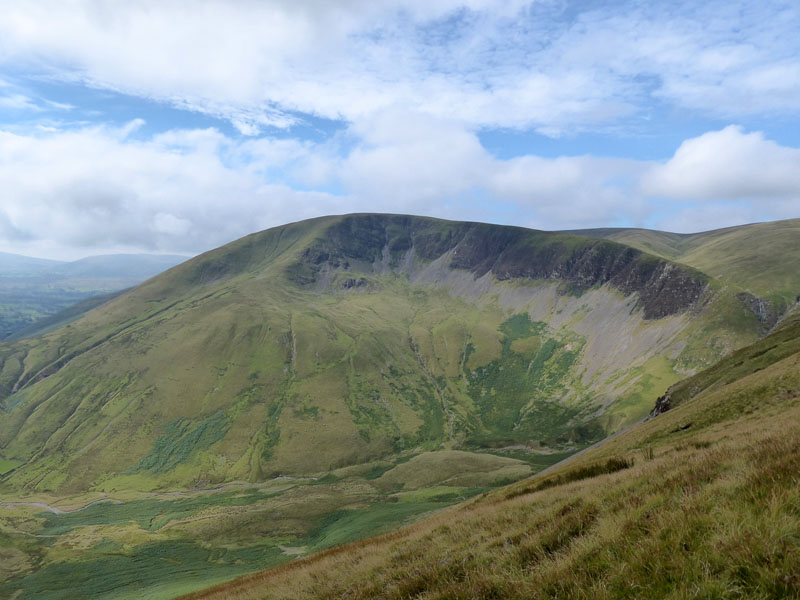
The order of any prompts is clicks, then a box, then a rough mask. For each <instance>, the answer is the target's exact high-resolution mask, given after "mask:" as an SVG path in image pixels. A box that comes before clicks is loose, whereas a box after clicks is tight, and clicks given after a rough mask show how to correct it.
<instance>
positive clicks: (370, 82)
mask: <svg viewBox="0 0 800 600" xmlns="http://www.w3.org/2000/svg"><path fill="white" fill-rule="evenodd" d="M798 27H800V16H799V15H798V10H797V8H796V7H793V6H791V5H786V4H784V3H781V2H778V1H777V0H775V1H765V2H759V3H748V4H744V3H742V2H721V1H716V2H710V3H701V4H698V3H695V2H689V1H686V2H682V3H652V2H638V1H636V0H630V1H629V2H623V3H606V4H595V3H591V4H589V5H588V6H587V7H584V6H582V5H580V4H579V3H573V2H554V1H550V0H539V1H535V2H531V1H524V0H506V1H502V0H497V1H492V0H469V1H464V0H462V1H459V0H425V1H423V0H390V1H386V2H370V1H367V0H346V1H341V2H318V1H315V0H292V1H289V0H273V1H271V2H256V1H243V2H227V1H223V0H209V1H207V2H200V3H188V2H178V1H175V0H173V1H166V2H155V1H154V0H138V1H131V2H125V3H114V4H113V5H110V4H105V3H98V2H94V1H91V0H73V1H71V2H63V1H56V0H49V1H48V0H43V1H40V2H19V3H14V4H11V5H9V6H7V7H4V14H3V17H2V18H1V19H0V61H2V62H5V63H6V64H9V65H12V64H13V65H14V66H15V68H17V69H19V68H21V67H22V66H24V67H26V68H28V69H30V70H38V71H40V72H43V73H47V74H49V75H50V76H52V77H60V78H68V79H73V80H78V81H84V82H87V83H89V84H91V85H94V86H97V87H101V88H110V89H114V90H119V91H123V92H125V93H129V94H135V95H140V96H145V97H149V98H155V99H158V100H161V101H166V102H171V103H174V104H176V105H178V106H181V107H187V108H191V109H195V110H201V111H204V112H207V113H209V114H213V115H216V116H222V117H225V118H227V119H229V120H230V121H231V122H232V123H233V124H234V125H235V126H236V127H238V128H239V130H240V131H241V132H243V133H245V134H254V133H256V132H257V131H258V130H259V129H260V128H261V127H263V126H264V125H267V124H273V125H277V126H281V127H284V126H287V125H290V124H292V123H293V122H295V120H296V118H297V117H296V115H295V113H294V111H299V112H301V113H310V114H315V115H320V116H324V117H328V118H332V119H340V118H343V119H345V120H348V121H357V120H359V119H361V118H364V117H368V116H370V115H372V114H374V113H378V112H381V111H384V110H387V109H389V108H391V107H395V106H401V107H402V108H403V110H408V111H416V112H424V113H428V114H430V115H432V116H435V117H438V118H447V119H453V120H456V121H460V122H463V123H465V124H467V125H468V126H469V127H471V128H475V127H481V126H489V127H493V126H505V127H522V128H528V127H532V128H536V129H538V130H539V131H540V132H542V133H545V134H548V135H560V134H562V133H564V132H570V131H577V130H583V129H592V128H598V127H603V126H607V125H608V124H614V123H618V122H619V121H620V119H622V118H630V117H631V116H641V117H647V113H648V111H649V108H648V105H649V103H650V101H651V100H652V98H653V97H658V98H661V99H663V100H666V101H668V102H669V103H671V104H673V105H675V106H678V107H688V108H691V109H699V110H702V111H706V112H709V113H711V114H716V115H720V114H722V115H725V116H728V115H737V114H754V113H756V114H760V113H764V112H775V111H784V112H786V111H789V112H791V111H796V110H798V109H799V108H800V61H798V58H797V56H798V51H799V50H800V42H799V41H798V36H797V35H796V32H797V30H798Z"/></svg>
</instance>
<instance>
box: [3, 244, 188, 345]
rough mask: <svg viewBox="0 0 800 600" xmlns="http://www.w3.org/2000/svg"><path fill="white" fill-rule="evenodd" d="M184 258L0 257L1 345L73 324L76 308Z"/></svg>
mask: <svg viewBox="0 0 800 600" xmlns="http://www.w3.org/2000/svg"><path fill="white" fill-rule="evenodd" d="M186 258H187V257H185V256H175V255H151V254H114V255H104V256H91V257H88V258H83V259H80V260H76V261H72V262H64V261H56V260H46V259H40V258H31V257H28V256H21V255H18V254H8V253H0V339H9V338H16V337H20V336H25V335H35V334H37V333H39V332H41V331H42V330H44V329H46V327H44V326H45V325H47V326H49V327H53V326H55V325H57V324H59V323H64V322H66V321H67V320H69V319H74V318H75V317H76V316H77V315H78V314H80V313H76V308H75V307H76V306H77V303H79V302H81V301H83V300H87V299H89V298H92V297H97V296H104V295H106V294H109V293H112V292H117V291H120V290H123V289H126V288H129V287H132V286H134V285H136V284H138V283H141V282H142V281H144V280H145V279H148V278H150V277H152V276H154V275H157V274H158V273H161V272H162V271H165V270H166V269H169V268H170V267H173V266H175V265H177V264H179V263H181V262H183V261H184V260H186ZM94 305H96V303H94ZM86 306H93V305H92V303H91V302H90V303H89V304H88V305H86ZM66 309H69V312H67V313H65V314H64V315H61V316H56V315H57V314H58V313H59V312H60V311H62V310H66ZM87 310H88V308H87ZM45 318H47V319H48V323H47V324H45V323H44V322H43V321H42V320H43V319H45ZM37 324H38V325H37Z"/></svg>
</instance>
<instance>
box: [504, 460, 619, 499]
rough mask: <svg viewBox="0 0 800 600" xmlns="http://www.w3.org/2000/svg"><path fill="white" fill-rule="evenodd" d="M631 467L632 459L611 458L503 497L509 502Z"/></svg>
mask: <svg viewBox="0 0 800 600" xmlns="http://www.w3.org/2000/svg"><path fill="white" fill-rule="evenodd" d="M633 465H634V460H633V459H632V458H630V459H628V458H623V457H620V456H613V457H611V458H609V459H608V460H606V461H602V462H596V463H593V464H589V465H586V466H582V467H578V468H576V469H571V470H569V471H565V472H564V473H560V474H558V475H554V476H552V477H548V478H546V479H542V480H536V481H534V482H532V483H531V484H530V485H527V486H516V487H514V488H512V489H510V490H509V491H508V492H506V496H505V497H506V500H510V499H511V498H516V497H517V496H523V495H525V494H530V493H533V492H538V491H540V490H546V489H547V488H551V487H555V486H557V485H563V484H565V483H570V482H572V481H580V480H581V479H589V478H591V477H597V476H598V475H607V474H609V473H616V472H617V471H621V470H622V469H627V468H630V467H632V466H633Z"/></svg>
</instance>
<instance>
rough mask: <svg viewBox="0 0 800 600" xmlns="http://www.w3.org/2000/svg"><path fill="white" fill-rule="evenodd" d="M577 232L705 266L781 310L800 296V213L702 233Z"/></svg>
mask: <svg viewBox="0 0 800 600" xmlns="http://www.w3.org/2000/svg"><path fill="white" fill-rule="evenodd" d="M574 233H580V234H581V235H588V236H592V237H602V238H606V239H610V240H615V241H618V242H620V243H623V244H627V245H629V246H633V247H634V248H639V249H641V250H643V251H645V252H649V253H651V254H655V255H657V256H662V257H665V258H668V259H670V260H675V261H678V262H681V263H684V264H687V265H691V266H693V267H695V268H697V269H700V270H701V271H703V272H704V273H707V274H708V275H711V276H712V277H715V278H717V279H719V280H720V281H722V282H725V283H728V284H733V285H735V286H738V287H741V288H743V289H744V290H746V291H747V292H750V293H751V294H753V295H755V296H757V297H759V298H763V299H766V300H769V301H770V302H771V303H772V304H773V305H774V310H776V311H777V312H782V311H784V310H785V309H786V308H787V307H788V306H791V305H793V304H794V303H795V302H797V299H798V297H800V270H798V269H797V268H796V266H795V265H796V264H797V262H798V261H800V219H790V220H786V221H775V222H771V223H754V224H752V225H741V226H737V227H727V228H725V229H717V230H713V231H705V232H702V233H692V234H678V233H668V232H663V231H652V230H648V229H594V230H582V231H580V232H578V231H576V232H574Z"/></svg>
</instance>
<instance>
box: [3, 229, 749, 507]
mask: <svg viewBox="0 0 800 600" xmlns="http://www.w3.org/2000/svg"><path fill="white" fill-rule="evenodd" d="M760 327H761V322H760V321H759V315H758V314H757V312H754V311H753V310H752V308H751V307H750V306H748V304H747V303H744V302H741V301H740V299H739V298H738V297H737V296H736V295H735V294H734V293H733V292H731V291H730V290H729V289H723V287H722V286H721V285H720V284H718V283H717V282H716V281H714V280H712V279H710V278H709V277H707V276H706V275H704V274H703V273H701V272H699V271H696V270H693V269H691V268H688V267H685V266H682V265H680V264H676V263H672V262H669V261H666V260H663V259H659V258H657V257H654V256H652V255H648V254H645V253H642V252H640V251H638V250H635V249H633V248H630V247H628V246H624V245H621V244H617V243H614V242H610V241H606V240H594V239H589V238H582V237H577V236H572V235H564V234H554V233H547V232H538V231H532V230H526V229H521V228H514V227H501V226H491V225H482V224H477V223H458V222H448V221H439V220H434V219H424V218H416V217H405V216H390V215H351V216H345V217H331V218H322V219H315V220H311V221H306V222H302V223H296V224H292V225H287V226H284V227H280V228H275V229H272V230H268V231H265V232H262V233H259V234H255V235H252V236H249V237H247V238H243V239H242V240H239V241H237V242H234V243H232V244H229V245H227V246H225V247H223V248H220V249H218V250H215V251H213V252H210V253H207V254H205V255H203V256H200V257H197V258H195V259H193V260H191V261H188V262H187V263H185V264H183V265H180V266H179V267H177V268H174V269H172V270H170V271H168V272H167V273H165V274H163V275H161V276H159V277H156V278H154V279H152V280H150V281H149V282H147V283H145V284H144V285H142V286H140V287H138V288H136V289H135V290H133V291H131V292H129V293H127V294H124V295H123V296H121V297H119V298H116V299H115V300H112V301H111V302H109V303H107V304H105V305H103V306H102V307H100V308H98V309H96V310H94V311H92V312H90V313H89V314H88V315H87V316H86V317H84V318H83V319H81V320H79V321H76V322H74V323H72V324H70V325H67V326H66V327H64V328H62V329H59V330H58V331H56V332H54V333H52V334H49V335H46V336H44V337H42V338H37V339H34V340H23V341H20V342H17V343H14V344H4V345H0V365H1V366H0V408H2V409H3V410H4V412H5V414H4V415H3V419H2V421H0V456H2V457H3V458H4V459H6V460H12V461H18V463H20V464H19V465H18V466H17V468H16V469H14V470H13V471H12V472H11V473H9V474H7V475H6V476H5V482H4V484H5V485H6V487H8V488H11V489H20V490H28V491H37V492H51V493H62V494H63V493H72V494H74V493H80V492H83V491H87V490H95V491H98V492H106V493H111V492H113V491H114V490H125V489H127V490H130V489H137V490H152V489H185V488H190V487H210V486H215V485H219V484H222V483H225V482H230V481H236V480H239V481H263V480H266V479H269V478H272V477H275V476H276V475H292V476H300V475H309V474H324V473H326V472H328V471H330V470H332V469H336V468H340V467H344V466H347V465H353V464H359V463H366V462H369V461H371V460H376V459H378V458H381V457H387V456H393V455H397V454H401V453H403V452H408V451H412V450H413V451H417V452H418V451H422V450H435V449H440V448H447V449H455V448H461V449H481V448H498V447H505V446H515V447H519V446H521V447H523V448H529V449H536V448H538V447H541V446H542V445H544V446H546V447H553V446H558V445H562V446H564V445H569V444H573V445H574V444H576V443H577V444H581V443H586V442H588V441H593V440H596V439H599V438H601V437H602V436H604V435H605V434H606V433H607V432H610V431H614V430H616V429H618V428H619V427H621V426H623V425H625V424H629V423H632V422H634V421H636V420H638V419H640V418H641V417H643V416H644V415H646V414H647V412H648V411H649V408H650V403H651V397H652V396H653V395H657V394H660V393H661V392H663V390H664V389H666V387H667V386H668V385H670V384H671V383H674V382H675V381H677V380H679V379H680V378H681V377H682V376H683V375H685V374H686V373H689V372H692V371H693V370H695V369H697V368H698V367H703V366H707V365H708V364H711V363H713V362H714V361H715V360H716V359H717V358H718V357H719V356H720V355H721V354H723V353H725V352H727V351H729V350H731V349H733V348H735V347H738V346H740V345H742V344H744V343H746V342H748V341H751V340H753V339H755V336H756V335H757V334H758V331H759V330H760Z"/></svg>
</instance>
